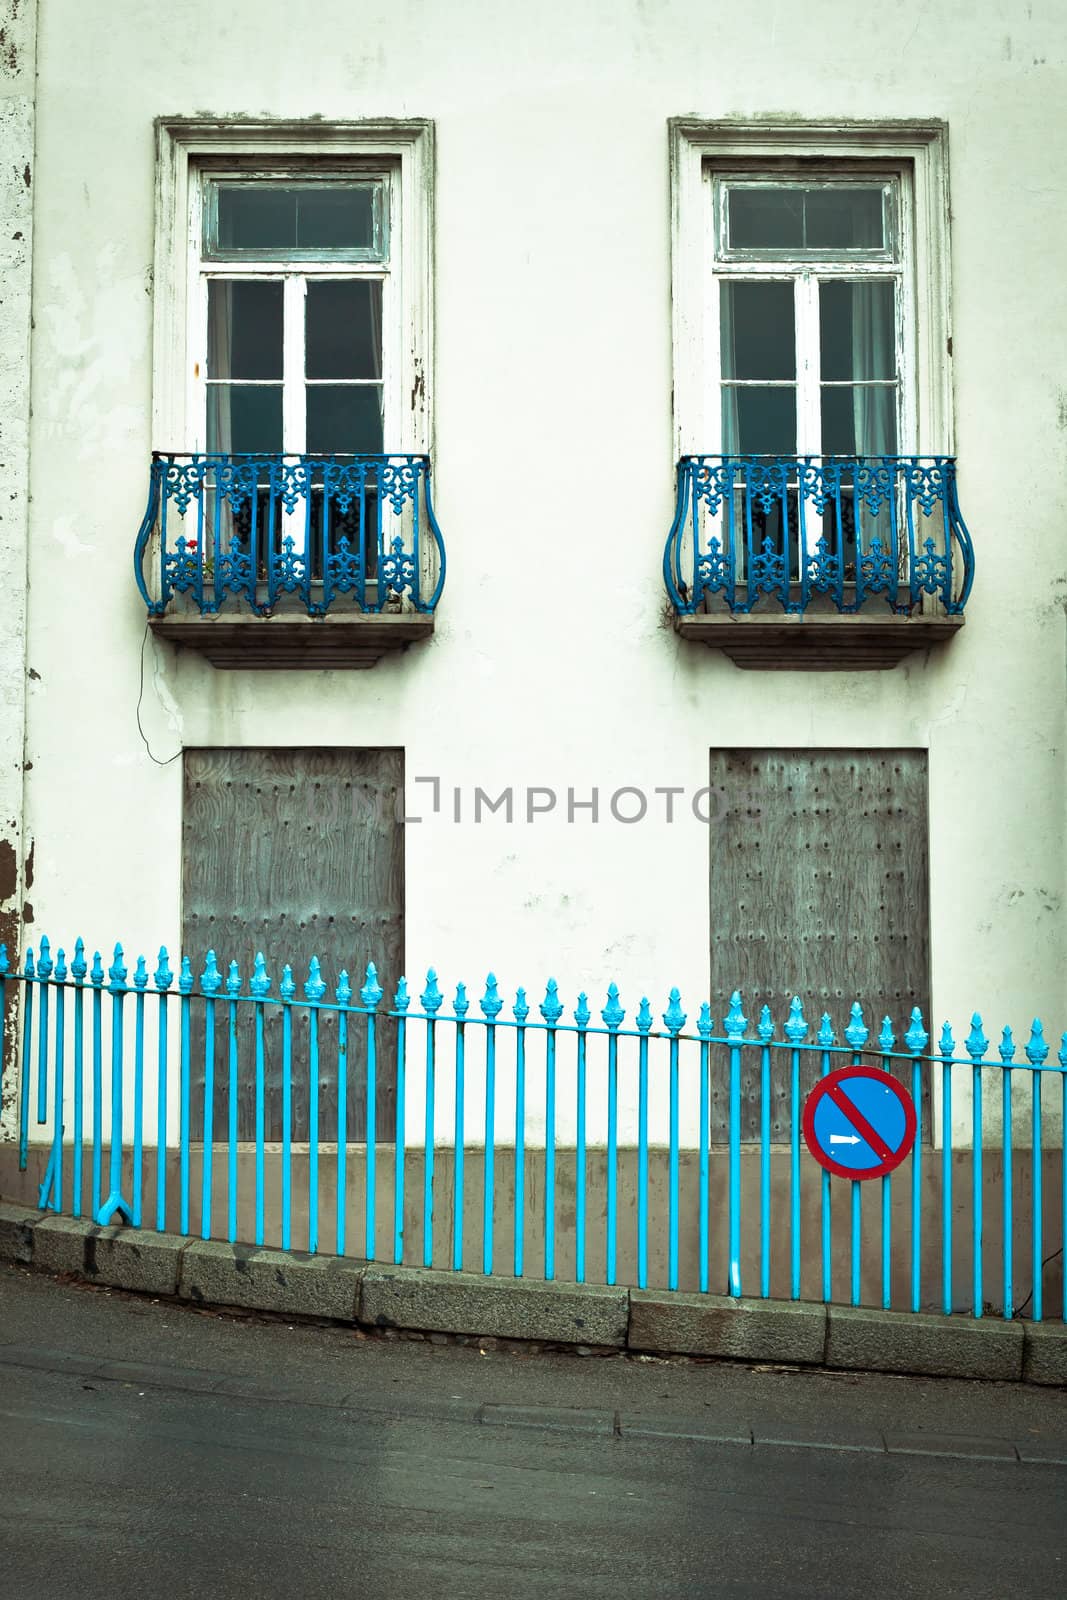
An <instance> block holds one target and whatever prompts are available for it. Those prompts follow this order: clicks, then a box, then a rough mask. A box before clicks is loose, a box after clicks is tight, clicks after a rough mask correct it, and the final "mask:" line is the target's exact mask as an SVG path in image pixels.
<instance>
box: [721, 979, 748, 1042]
mask: <svg viewBox="0 0 1067 1600" xmlns="http://www.w3.org/2000/svg"><path fill="white" fill-rule="evenodd" d="M724 1020H725V1024H726V1037H727V1039H728V1041H729V1042H730V1044H740V1043H741V1041H742V1039H743V1038H744V1037H745V1029H746V1028H747V1027H748V1018H747V1017H746V1016H745V1013H744V1011H743V1010H742V1009H741V991H740V989H735V990H734V992H733V994H732V995H731V996H730V1009H729V1011H728V1012H727V1013H726V1017H725V1019H724Z"/></svg>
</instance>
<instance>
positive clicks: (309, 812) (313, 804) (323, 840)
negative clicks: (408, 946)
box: [182, 749, 404, 1140]
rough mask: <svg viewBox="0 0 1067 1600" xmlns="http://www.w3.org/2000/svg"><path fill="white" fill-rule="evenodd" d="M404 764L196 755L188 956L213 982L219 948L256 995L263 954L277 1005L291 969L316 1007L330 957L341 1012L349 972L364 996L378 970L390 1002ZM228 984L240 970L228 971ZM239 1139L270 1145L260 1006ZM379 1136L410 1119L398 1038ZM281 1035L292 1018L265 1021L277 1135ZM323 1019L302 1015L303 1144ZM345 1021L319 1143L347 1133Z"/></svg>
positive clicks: (351, 1127) (328, 1057)
mask: <svg viewBox="0 0 1067 1600" xmlns="http://www.w3.org/2000/svg"><path fill="white" fill-rule="evenodd" d="M403 788H404V754H403V751H402V750H393V749H378V750H304V749H296V750H285V749H243V750H227V749H204V750H187V751H186V752H185V807H184V816H183V833H182V943H183V949H184V952H185V954H187V955H189V956H190V958H191V959H192V961H193V966H194V972H195V974H196V977H197V980H198V985H197V986H198V987H199V977H200V974H201V972H202V971H203V966H204V958H205V956H206V953H207V951H208V950H209V949H211V950H214V951H215V952H216V955H217V957H218V959H219V962H220V965H221V964H222V963H223V962H226V963H228V962H229V961H230V960H231V959H232V960H236V961H238V962H239V963H240V969H241V979H242V983H241V988H242V992H243V993H247V992H248V980H249V978H250V976H251V973H252V967H253V962H254V960H255V956H256V953H257V951H260V950H262V952H263V954H264V956H265V957H266V961H267V971H268V973H269V974H270V978H271V984H272V989H271V992H272V994H273V995H274V996H275V997H276V996H277V994H278V985H279V983H280V981H281V977H282V966H283V963H284V962H286V961H288V962H291V963H292V967H293V977H294V980H295V981H296V984H297V995H298V997H299V998H302V997H303V984H304V981H305V980H306V978H307V975H308V963H309V961H310V959H311V957H312V956H313V955H317V956H318V957H319V960H320V962H321V964H322V976H323V979H324V980H325V982H326V984H327V986H328V988H327V994H326V999H331V998H332V997H333V993H334V986H335V984H336V982H337V978H338V975H339V974H340V972H341V970H342V969H344V970H346V971H347V972H348V974H349V978H350V980H351V984H352V988H353V991H354V992H355V993H356V994H357V995H358V991H359V989H360V987H361V985H362V983H363V980H364V974H365V972H366V967H367V963H368V961H373V962H374V963H375V965H376V966H377V968H378V975H379V981H380V982H381V985H382V988H383V989H384V991H385V996H386V998H385V1000H383V1002H382V1006H383V1008H384V1006H385V1005H386V1003H387V1002H388V1001H391V999H392V996H393V994H394V992H395V989H396V983H397V980H398V978H399V977H400V976H401V975H402V973H403V962H404V834H403V821H402V818H403V808H402V807H403V801H402V797H403ZM223 976H224V978H225V969H224V970H223ZM203 1014H204V1013H203V1003H202V1002H199V1001H198V1002H195V1003H194V1006H193V1019H192V1020H193V1034H192V1052H193V1076H192V1082H193V1107H194V1116H193V1136H194V1137H199V1134H200V1132H201V1130H202V1126H203V1122H202V1118H203V1086H204V1076H205V1074H204V1030H203ZM241 1016H242V1026H241V1030H240V1039H239V1056H240V1070H239V1095H238V1099H239V1131H240V1137H241V1138H242V1139H248V1138H252V1137H253V1136H254V1132H255V1076H254V1064H255V1061H254V1036H253V1031H252V1014H251V1007H249V1006H242V1007H241ZM225 1018H226V1009H225V1006H224V1005H222V1004H220V1005H219V1007H218V1019H219V1024H218V1033H219V1035H220V1037H219V1039H218V1043H217V1050H216V1056H215V1085H216V1087H215V1095H214V1107H215V1137H216V1138H220V1137H223V1136H224V1130H225V1128H226V1121H225V1118H226V1116H227V1061H228V1036H227V1026H226V1021H225ZM379 1032H380V1035H381V1042H380V1048H379V1052H378V1079H377V1086H378V1101H377V1106H378V1112H377V1129H378V1133H379V1136H381V1135H382V1134H383V1132H384V1133H385V1135H386V1136H387V1135H388V1134H390V1133H391V1132H392V1129H393V1125H394V1120H395V1115H396V1057H395V1037H394V1030H393V1028H392V1027H385V1028H382V1029H380V1030H379ZM281 1038H282V1029H281V1015H280V1011H279V1009H278V1007H277V1006H275V1005H272V1006H269V1007H268V1008H267V1011H266V1090H267V1096H266V1098H267V1138H268V1139H279V1138H280V1137H281V1128H282V1099H281V1081H282V1046H281ZM307 1061H308V1022H307V1012H306V1011H302V1010H301V1009H300V1008H299V1007H298V1008H297V1009H296V1011H295V1014H294V1017H293V1063H294V1066H293V1138H294V1139H305V1138H306V1137H307V1123H308V1102H309V1095H308V1075H307ZM347 1083H348V1095H347V1104H348V1122H347V1127H348V1135H349V1138H351V1139H353V1140H361V1139H363V1138H364V1137H365V1133H366V1117H365V1108H366V1101H365V1096H366V1030H365V1025H364V1024H363V1022H362V1019H360V1020H359V1021H357V1022H356V1023H354V1024H353V1025H352V1027H351V1029H350V1038H349V1054H348V1078H347ZM336 1119H337V1020H336V1016H335V1015H333V1014H331V1013H327V1012H324V1013H322V1014H321V1016H320V1073H319V1129H320V1137H321V1138H322V1139H324V1140H333V1139H334V1138H336V1135H337V1120H336Z"/></svg>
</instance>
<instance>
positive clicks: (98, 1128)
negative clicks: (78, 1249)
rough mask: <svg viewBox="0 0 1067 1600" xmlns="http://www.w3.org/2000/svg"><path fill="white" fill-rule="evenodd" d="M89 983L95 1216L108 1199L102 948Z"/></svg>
mask: <svg viewBox="0 0 1067 1600" xmlns="http://www.w3.org/2000/svg"><path fill="white" fill-rule="evenodd" d="M27 959H28V957H27ZM89 982H90V983H91V984H92V986H93V1172H92V1183H93V1192H92V1194H91V1196H90V1197H89V1215H90V1216H91V1217H95V1216H96V1213H97V1211H98V1210H99V1209H100V1205H101V1202H102V1200H103V1198H104V1197H103V1193H102V1192H101V1191H102V1182H101V1180H102V1174H101V1170H100V1169H101V1165H102V1161H103V1146H104V1127H103V1121H104V1110H103V1100H104V1063H103V1054H104V1046H103V1031H104V1022H103V1004H104V994H103V989H104V965H103V962H102V961H101V959H100V952H99V950H94V951H93V964H92V967H91V968H90V969H89ZM28 1024H29V1018H28V1017H27V1026H28ZM23 1126H25V1124H23ZM25 1164H26V1163H25V1161H23V1162H22V1165H23V1166H25Z"/></svg>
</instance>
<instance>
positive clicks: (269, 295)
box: [207, 278, 282, 378]
mask: <svg viewBox="0 0 1067 1600" xmlns="http://www.w3.org/2000/svg"><path fill="white" fill-rule="evenodd" d="M207 295H208V300H207V330H208V331H207V375H208V377H209V378H280V377H281V375H282V284H281V282H280V281H279V282H277V283H241V282H239V281H236V280H232V281H230V282H225V281H220V280H219V279H217V278H212V279H211V280H210V281H209V283H208V286H207Z"/></svg>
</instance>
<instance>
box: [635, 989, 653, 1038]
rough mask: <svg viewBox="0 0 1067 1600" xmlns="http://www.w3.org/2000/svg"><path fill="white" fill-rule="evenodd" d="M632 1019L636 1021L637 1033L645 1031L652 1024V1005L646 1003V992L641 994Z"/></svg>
mask: <svg viewBox="0 0 1067 1600" xmlns="http://www.w3.org/2000/svg"><path fill="white" fill-rule="evenodd" d="M634 1021H635V1022H636V1023H637V1031H638V1033H647V1032H648V1030H649V1029H650V1028H651V1026H652V1007H651V1006H650V1005H649V1003H648V996H647V994H643V995H642V996H641V1004H640V1005H639V1006H638V1008H637V1016H636V1017H635V1018H634Z"/></svg>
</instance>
